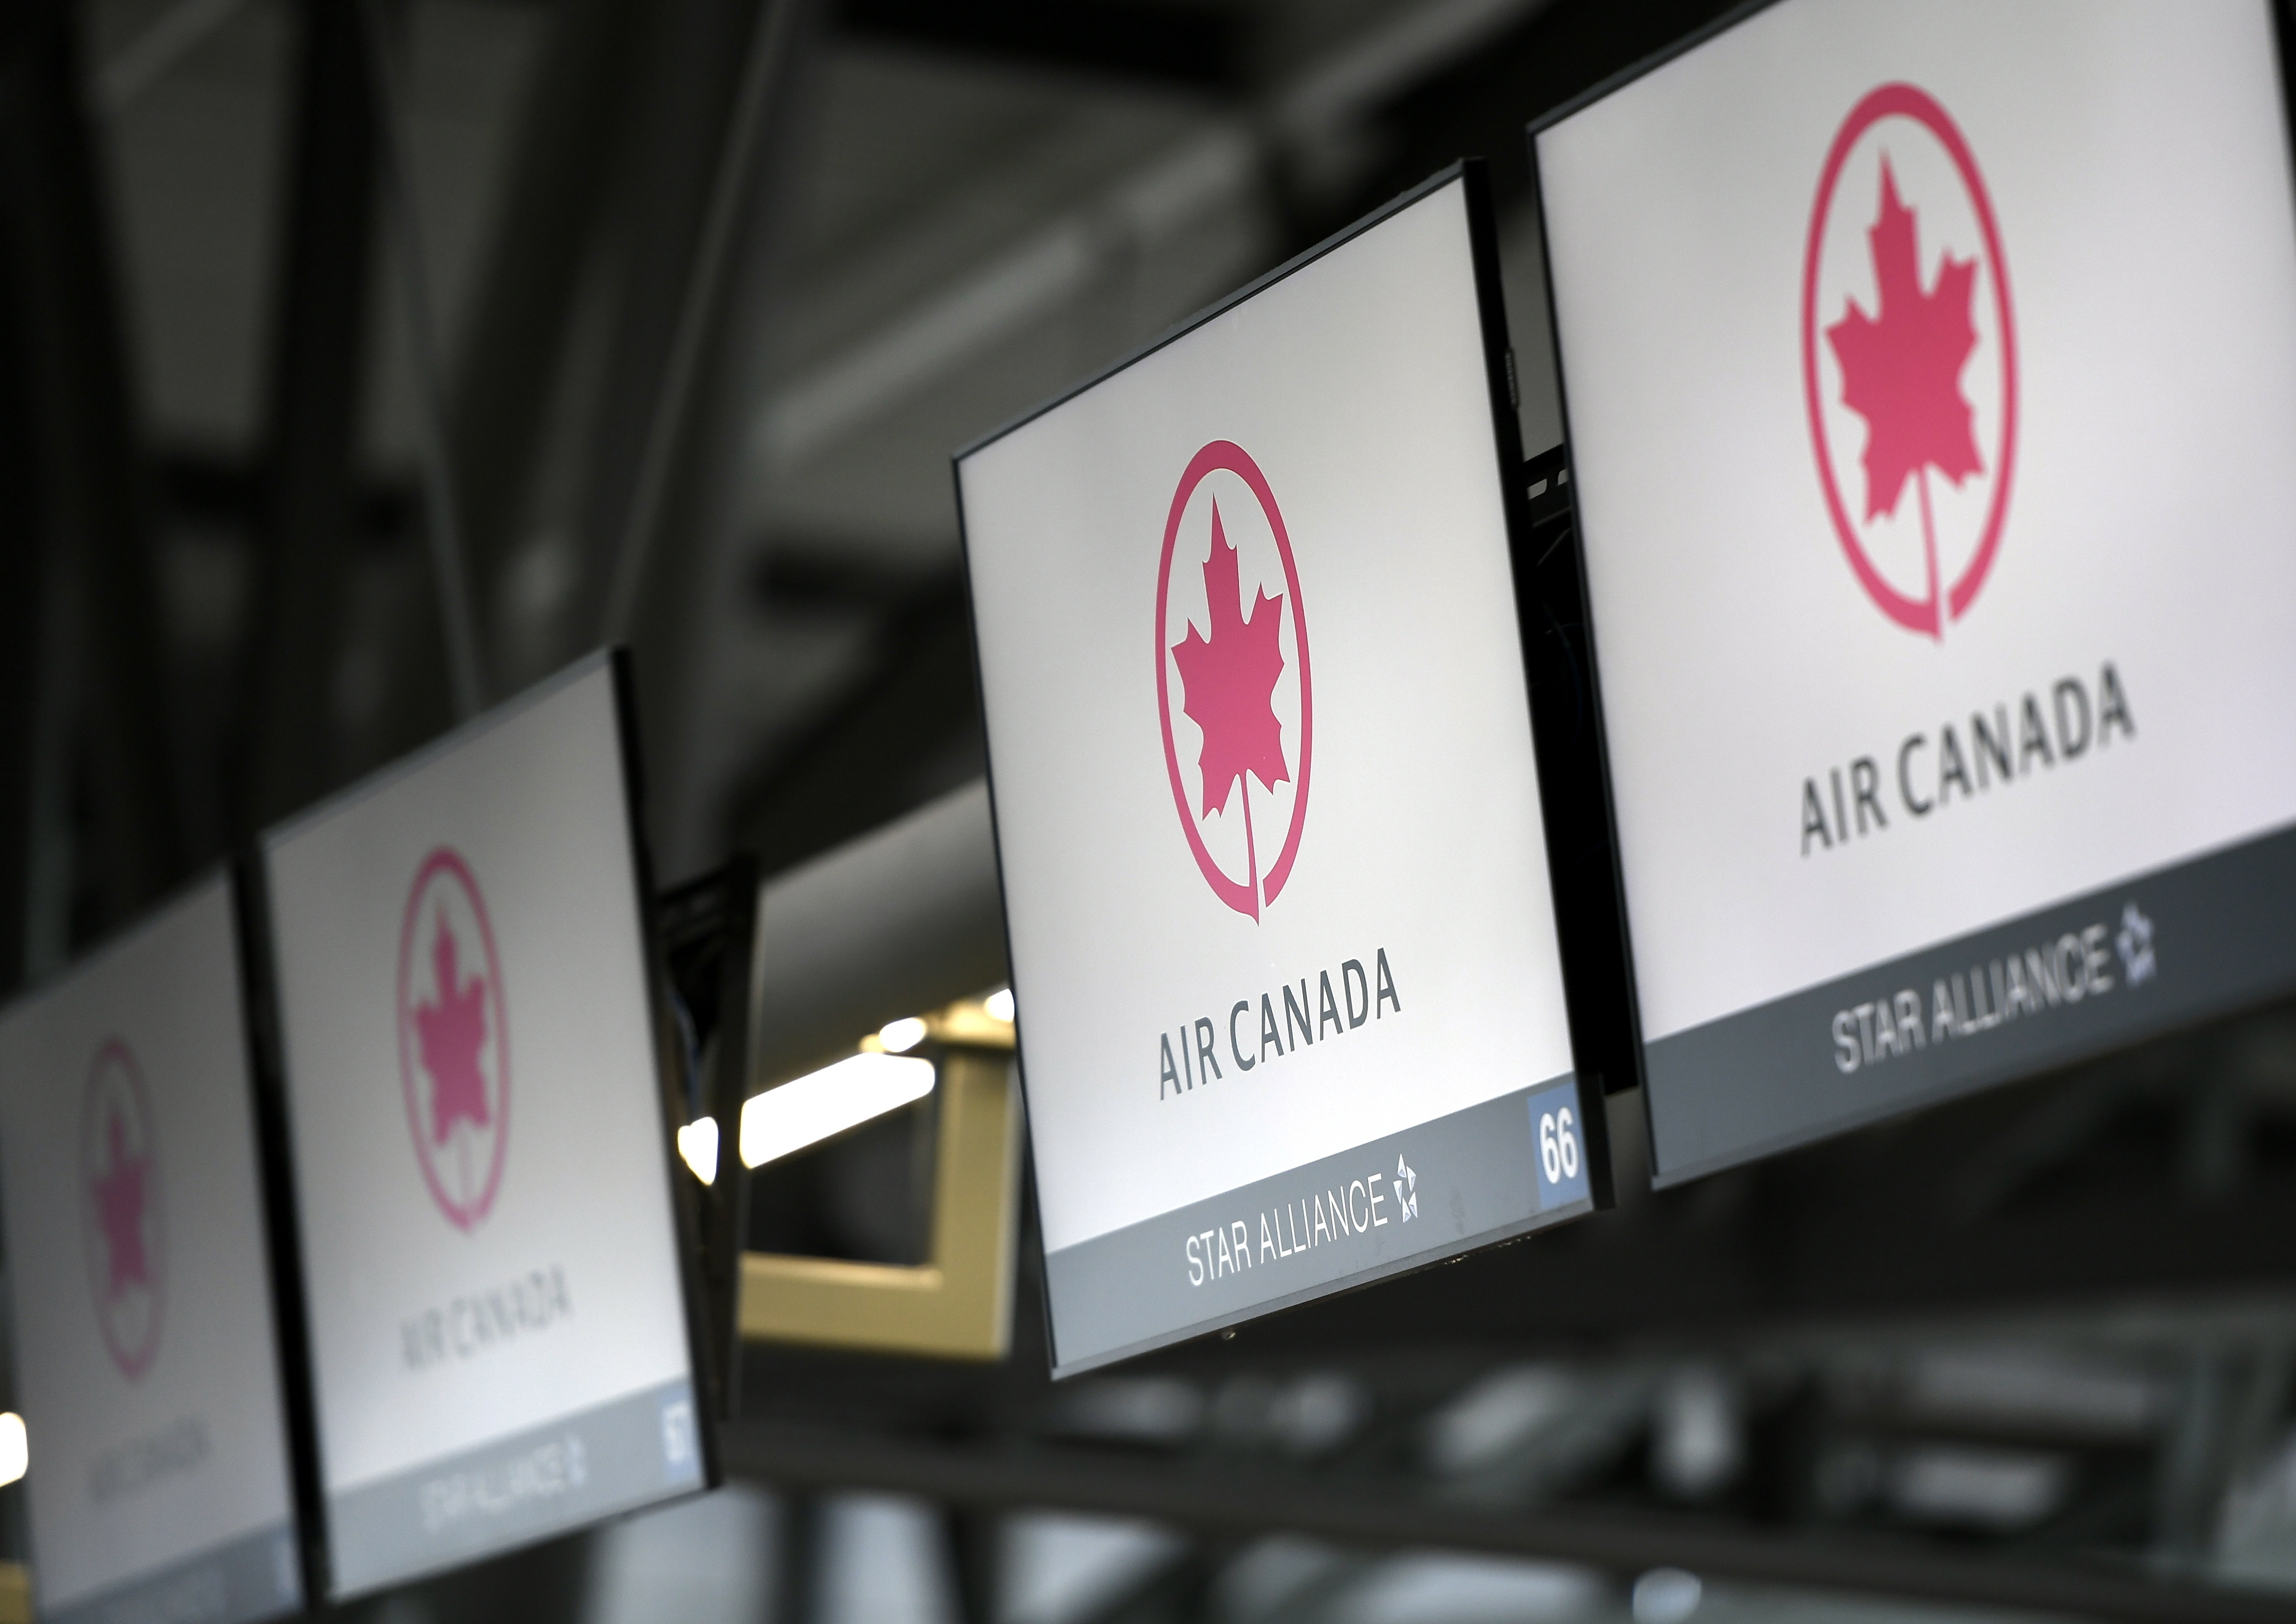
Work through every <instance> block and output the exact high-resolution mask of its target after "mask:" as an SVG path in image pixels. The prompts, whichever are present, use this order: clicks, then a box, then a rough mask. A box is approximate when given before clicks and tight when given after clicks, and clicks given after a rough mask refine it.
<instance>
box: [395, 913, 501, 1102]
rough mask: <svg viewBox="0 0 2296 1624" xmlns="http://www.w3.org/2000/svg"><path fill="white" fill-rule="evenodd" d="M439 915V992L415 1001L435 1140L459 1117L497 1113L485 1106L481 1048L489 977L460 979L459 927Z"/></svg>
mask: <svg viewBox="0 0 2296 1624" xmlns="http://www.w3.org/2000/svg"><path fill="white" fill-rule="evenodd" d="M438 921H439V928H438V933H437V934H436V935H434V936H433V937H432V938H431V939H430V967H431V973H432V974H433V976H434V977H435V978H436V980H437V981H438V997H437V1000H436V1001H435V1002H433V1003H430V1004H418V1005H415V1007H414V1029H415V1036H416V1038H417V1040H418V1042H419V1043H420V1045H421V1047H422V1069H423V1070H425V1071H428V1072H429V1073H430V1138H431V1142H432V1143H433V1144H446V1143H447V1136H448V1135H449V1134H450V1133H451V1132H452V1131H453V1130H454V1127H455V1123H456V1122H458V1121H467V1122H468V1123H470V1124H471V1127H472V1128H485V1127H487V1126H488V1124H489V1123H491V1122H492V1121H493V1120H494V1118H493V1114H492V1113H491V1112H490V1111H488V1109H487V1079H486V1075H485V1073H484V1072H482V1071H481V1070H480V1069H479V1051H480V1049H481V1048H483V1047H484V1046H485V1045H486V1041H487V982H486V978H485V977H484V976H480V975H473V976H472V977H471V979H470V980H467V981H465V980H462V979H461V976H462V966H461V965H460V964H459V963H457V960H456V952H457V949H456V947H455V932H454V931H452V930H450V929H448V928H447V915H446V911H445V910H444V909H443V908H442V909H440V910H439V914H438Z"/></svg>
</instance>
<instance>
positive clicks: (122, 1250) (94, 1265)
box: [79, 1038, 168, 1382]
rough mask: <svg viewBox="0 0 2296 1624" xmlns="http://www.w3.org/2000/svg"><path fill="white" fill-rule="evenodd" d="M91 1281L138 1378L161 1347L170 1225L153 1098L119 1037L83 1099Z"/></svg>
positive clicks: (124, 1368) (120, 1355) (115, 1345)
mask: <svg viewBox="0 0 2296 1624" xmlns="http://www.w3.org/2000/svg"><path fill="white" fill-rule="evenodd" d="M79 1169H80V1183H81V1188H82V1190H83V1191H84V1203H85V1213H86V1220H85V1224H84V1227H83V1234H85V1236H86V1243H87V1281H88V1286H89V1289H90V1291H91V1292H93V1293H94V1300H95V1321H96V1324H97V1325H98V1326H99V1327H101V1328H102V1333H103V1345H104V1347H105V1348H106V1349H109V1350H110V1351H111V1362H112V1363H113V1364H115V1365H117V1366H119V1374H121V1375H124V1376H126V1377H127V1379H128V1380H129V1381H130V1382H133V1381H135V1380H137V1379H138V1378H140V1377H141V1376H142V1375H143V1373H144V1372H145V1371H146V1370H148V1369H150V1368H151V1366H152V1356H153V1355H154V1354H156V1353H158V1352H159V1350H160V1317H161V1309H162V1308H163V1307H164V1306H165V1303H166V1300H167V1281H168V1268H167V1264H168V1257H167V1230H166V1226H165V1225H164V1223H163V1222H162V1216H161V1209H160V1157H159V1149H158V1146H157V1144H156V1143H155V1141H154V1135H153V1126H152V1099H151V1096H150V1095H148V1094H146V1093H145V1092H144V1088H143V1071H142V1070H141V1069H140V1068H139V1067H138V1066H137V1065H136V1063H135V1054H134V1052H133V1051H131V1050H130V1049H129V1048H128V1046H127V1045H126V1044H124V1043H122V1042H120V1041H119V1039H118V1038H112V1039H111V1040H110V1041H108V1042H107V1043H105V1044H104V1045H103V1046H102V1047H101V1048H99V1049H97V1050H96V1052H95V1061H94V1064H93V1065H91V1066H90V1067H89V1068H88V1073H87V1084H86V1089H85V1091H84V1092H83V1094H82V1096H81V1101H80V1150H79Z"/></svg>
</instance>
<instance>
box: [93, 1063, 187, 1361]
mask: <svg viewBox="0 0 2296 1624" xmlns="http://www.w3.org/2000/svg"><path fill="white" fill-rule="evenodd" d="M106 1061H111V1062H115V1063H117V1064H118V1066H119V1070H120V1072H121V1074H122V1075H123V1076H125V1077H126V1078H127V1092H128V1094H129V1095H132V1096H133V1097H134V1099H135V1114H136V1116H137V1118H138V1119H139V1125H140V1126H141V1127H142V1128H143V1157H144V1160H145V1161H146V1162H147V1163H149V1164H150V1167H151V1169H152V1173H151V1178H152V1187H151V1192H150V1196H149V1202H150V1205H151V1206H152V1207H153V1208H156V1209H158V1210H159V1212H160V1219H159V1221H158V1223H157V1224H155V1225H154V1226H153V1227H154V1230H155V1232H156V1234H157V1236H158V1239H159V1242H160V1245H159V1249H158V1250H159V1252H160V1257H159V1259H158V1262H159V1267H158V1268H157V1269H156V1270H154V1271H153V1272H154V1273H155V1274H156V1275H157V1276H158V1277H157V1278H156V1279H154V1280H153V1281H152V1283H151V1284H152V1328H151V1332H150V1334H149V1335H148V1336H146V1337H145V1339H144V1344H143V1348H142V1349H140V1350H130V1349H123V1348H121V1347H120V1345H119V1341H117V1340H116V1339H115V1338H114V1337H113V1335H112V1329H111V1315H110V1314H109V1313H107V1312H106V1311H105V1307H104V1297H103V1290H102V1287H101V1286H100V1285H98V1284H97V1281H98V1279H99V1277H100V1275H99V1270H98V1269H97V1267H96V1255H95V1254H96V1249H95V1247H94V1245H93V1244H92V1242H93V1239H94V1237H93V1234H91V1232H90V1229H89V1226H88V1203H89V1202H90V1201H91V1200H92V1199H93V1192H91V1191H90V1190H88V1189H87V1188H86V1179H87V1174H88V1169H89V1167H90V1165H91V1158H90V1156H89V1154H88V1152H89V1150H90V1148H91V1145H90V1138H89V1136H90V1134H91V1133H92V1131H93V1130H94V1126H95V1125H94V1121H93V1120H92V1119H91V1118H90V1116H89V1114H88V1111H89V1108H90V1107H91V1106H92V1105H94V1103H95V1099H96V1094H97V1090H96V1087H95V1082H96V1079H98V1078H100V1077H102V1075H103V1067H104V1062H106ZM79 1177H80V1179H81V1185H82V1187H81V1190H80V1202H81V1206H80V1242H81V1248H80V1249H81V1251H82V1252H83V1253H84V1254H85V1257H86V1263H87V1284H88V1294H89V1296H90V1297H91V1298H92V1299H93V1300H94V1303H95V1325H96V1329H97V1330H98V1331H100V1332H101V1333H102V1335H103V1347H104V1351H106V1352H107V1353H109V1354H111V1362H112V1363H113V1364H114V1365H116V1366H119V1374H121V1375H123V1376H125V1377H127V1379H128V1380H129V1381H130V1382H140V1381H142V1380H143V1373H144V1372H145V1371H147V1370H149V1369H151V1368H152V1360H153V1359H156V1358H158V1357H160V1329H161V1327H162V1325H164V1323H165V1321H166V1318H167V1308H168V1224H167V1208H166V1205H165V1196H164V1193H163V1185H164V1181H165V1175H164V1174H162V1173H161V1171H160V1124H159V1120H158V1119H157V1118H156V1117H154V1116H153V1115H152V1092H151V1090H150V1089H149V1088H147V1087H144V1085H143V1066H142V1065H141V1064H140V1063H139V1062H137V1061H136V1058H135V1050H133V1049H131V1048H129V1047H128V1046H127V1042H126V1040H124V1039H122V1038H105V1039H104V1040H103V1042H102V1044H101V1045H100V1046H98V1047H97V1048H96V1051H95V1058H94V1060H93V1061H92V1062H89V1064H88V1068H87V1080H86V1082H84V1083H82V1084H81V1085H80V1107H79ZM105 1261H106V1262H109V1261H110V1259H108V1258H107V1259H105Z"/></svg>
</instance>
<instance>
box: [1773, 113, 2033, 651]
mask: <svg viewBox="0 0 2296 1624" xmlns="http://www.w3.org/2000/svg"><path fill="white" fill-rule="evenodd" d="M1891 117H1903V118H1908V119H1913V120H1914V121H1915V123H1917V124H1920V125H1922V126H1923V127H1925V128H1926V129H1927V130H1928V131H1929V132H1930V134H1931V135H1935V136H1936V137H1937V138H1938V143H1939V145H1941V146H1943V147H1944V148H1945V150H1946V155H1947V156H1948V158H1950V159H1952V160H1953V166H1954V168H1955V169H1956V170H1957V171H1958V172H1959V173H1960V176H1961V184H1962V187H1963V189H1964V191H1966V192H1967V193H1969V199H1970V201H1971V202H1972V203H1973V204H1974V205H1975V206H1976V209H1977V221H1978V225H1979V226H1980V227H1981V228H1982V229H1983V231H1984V233H1985V252H1986V257H1987V258H1989V259H1990V260H1991V261H1992V262H1993V267H1992V268H1993V301H1994V308H1995V310H1996V311H1997V314H1998V316H1999V320H2000V324H2001V467H2000V470H1999V472H1997V473H1996V474H1995V476H1994V482H1993V501H1992V504H1991V505H1990V507H1989V511H1988V512H1987V513H1986V516H1985V531H1984V535H1983V536H1982V537H1981V538H1980V540H1979V542H1978V544H1977V552H1976V554H1975V555H1974V556H1973V557H1972V558H1971V560H1970V561H1969V563H1968V566H1967V567H1966V568H1965V569H1964V570H1962V572H1961V577H1960V578H1959V579H1958V580H1956V581H1955V582H1954V583H1953V585H1952V586H1950V587H1947V588H1945V589H1944V596H1945V600H1946V601H1945V602H1944V603H1941V604H1940V603H1931V602H1929V601H1926V600H1916V599H1914V598H1909V597H1907V595H1905V594H1904V593H1901V592H1899V591H1898V589H1897V588H1896V587H1895V586H1890V583H1889V582H1888V581H1886V580H1884V579H1883V578H1882V575H1881V572H1880V571H1879V570H1875V569H1874V565H1873V562H1872V561H1871V560H1869V559H1868V558H1867V557H1866V549H1865V544H1864V542H1863V541H1862V540H1860V539H1859V537H1858V535H1857V530H1856V529H1855V528H1854V527H1853V526H1852V525H1851V524H1850V522H1849V512H1848V510H1847V509H1845V508H1844V507H1843V506H1842V504H1841V488H1840V487H1839V486H1838V485H1837V484H1836V483H1835V481H1834V478H1833V457H1832V456H1831V455H1829V454H1828V449H1827V446H1826V440H1825V406H1824V403H1823V402H1822V401H1820V400H1819V398H1818V392H1817V341H1816V340H1817V262H1818V249H1819V244H1820V242H1821V240H1822V238H1823V235H1824V232H1825V222H1826V218H1827V216H1828V214H1829V213H1830V211H1831V209H1832V208H1833V188H1834V184H1835V183H1836V182H1837V181H1839V180H1840V179H1841V168H1842V166H1843V165H1844V164H1845V163H1847V162H1848V161H1849V149H1850V148H1851V147H1852V146H1854V145H1855V144H1857V138H1858V137H1859V136H1860V135H1864V134H1865V133H1866V131H1867V130H1868V129H1870V128H1872V127H1874V125H1876V124H1878V123H1880V122H1881V121H1882V119H1887V118H1891ZM1801 369H1802V396H1803V403H1804V405H1805V406H1807V408H1808V413H1809V434H1810V443H1811V447H1812V448H1813V450H1815V452H1816V456H1817V472H1818V478H1819V480H1820V481H1821V482H1822V483H1823V484H1824V486H1825V505H1826V511H1827V512H1828V513H1831V514H1832V515H1833V529H1834V533H1835V535H1836V536H1837V537H1839V538H1840V540H1841V548H1842V551H1843V552H1844V553H1845V554H1848V555H1849V566H1850V568H1851V569H1853V570H1856V571H1857V579H1858V581H1859V583H1860V584H1861V585H1863V586H1865V588H1866V595H1867V596H1868V597H1871V598H1872V599H1873V600H1874V603H1875V604H1877V605H1878V606H1879V607H1880V608H1881V610H1882V613H1884V614H1886V615H1888V616H1889V617H1890V619H1892V620H1895V621H1896V622H1897V623H1898V625H1900V626H1902V627H1906V629H1907V630H1908V631H1915V632H1925V633H1927V634H1929V635H1930V636H1934V637H1937V638H1938V639H1939V640H1940V641H1942V640H1943V638H1944V636H1945V624H1946V621H1947V620H1948V619H1955V620H1958V619H1961V618H1962V616H1963V615H1964V614H1966V613H1967V612H1968V611H1969V606H1970V604H1971V603H1973V602H1975V600H1976V597H1977V593H1978V589H1979V588H1980V587H1981V586H1984V584H1985V577H1986V575H1987V573H1988V572H1989V570H1991V569H1992V568H1993V556H1994V554H1995V552H1996V551H1997V549H1998V548H1999V546H2000V545H2001V529H2002V525H2003V524H2004V522H2005V521H2006V520H2007V518H2008V514H2009V487H2010V484H2011V481H2012V479H2013V475H2014V473H2015V471H2016V465H2017V332H2016V325H2015V323H2014V321H2013V319H2012V317H2011V315H2010V302H2009V260H2008V257H2007V256H2006V255H2005V254H2004V253H2003V252H2002V251H2001V233H2000V231H1999V229H1998V228H1997V226H1995V224H1994V219H1993V200H1992V197H1991V194H1989V193H1988V192H1987V191H1986V189H1985V180H1984V177H1983V176H1980V174H1978V172H1977V160H1976V157H1975V155H1974V154H1972V152H1970V150H1969V143H1968V142H1967V141H1966V140H1964V138H1963V136H1962V133H1961V128H1960V127H1959V126H1958V125H1956V124H1955V123H1954V121H1953V118H1952V115H1951V114H1949V113H1948V112H1947V111H1946V110H1945V109H1944V108H1943V107H1942V106H1940V105H1939V103H1938V101H1937V98H1936V97H1934V96H1932V95H1931V94H1929V93H1928V92H1927V91H1925V90H1923V89H1921V88H1920V87H1919V86H1914V85H1907V84H1903V83H1898V84H1890V85H1883V86H1880V87H1879V88H1877V89H1874V90H1871V91H1868V92H1867V93H1866V95H1865V97H1864V99H1863V100H1861V101H1860V102H1859V103H1857V106H1855V107H1853V108H1851V109H1850V110H1849V117H1848V118H1847V119H1843V120H1842V123H1841V129H1840V130H1839V131H1838V132H1837V133H1836V134H1835V135H1834V137H1833V147H1832V149H1831V150H1829V151H1828V152H1827V153H1826V155H1825V170H1824V172H1823V173H1822V174H1821V175H1820V176H1819V177H1818V183H1817V198H1816V201H1815V202H1814V203H1812V204H1811V206H1810V215H1809V242H1808V247H1807V248H1806V249H1805V250H1804V252H1803V256H1802V277H1801Z"/></svg>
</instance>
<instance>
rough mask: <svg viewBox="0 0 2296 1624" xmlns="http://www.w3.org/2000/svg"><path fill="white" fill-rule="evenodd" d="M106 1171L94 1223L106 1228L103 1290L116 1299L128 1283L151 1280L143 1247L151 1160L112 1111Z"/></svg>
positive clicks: (99, 1182)
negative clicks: (134, 1147) (130, 1143)
mask: <svg viewBox="0 0 2296 1624" xmlns="http://www.w3.org/2000/svg"><path fill="white" fill-rule="evenodd" d="M104 1146H105V1150H106V1152H107V1155H106V1161H108V1163H109V1166H108V1168H107V1169H106V1170H105V1171H103V1172H102V1173H99V1174H98V1175H96V1177H95V1181H94V1191H95V1210H96V1222H97V1224H98V1226H99V1227H101V1228H102V1232H103V1255H104V1269H105V1280H104V1288H103V1294H104V1295H105V1296H106V1297H117V1296H119V1293H120V1292H124V1291H126V1290H127V1289H128V1288H129V1287H130V1286H139V1285H140V1286H143V1287H144V1288H146V1289H147V1290H148V1289H149V1288H150V1286H151V1284H152V1264H151V1259H150V1258H149V1257H148V1256H146V1254H145V1252H144V1250H143V1210H144V1206H145V1203H146V1202H148V1200H149V1199H150V1198H149V1194H148V1188H147V1186H148V1184H149V1180H150V1176H151V1169H152V1159H151V1158H150V1157H148V1156H138V1155H136V1154H135V1153H134V1152H131V1151H129V1149H128V1148H127V1119H126V1118H125V1116H124V1115H123V1114H122V1113H121V1112H120V1111H118V1110H116V1109H115V1110H114V1111H111V1114H110V1115H109V1116H108V1117H107V1118H106V1119H105V1122H104Z"/></svg>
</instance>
